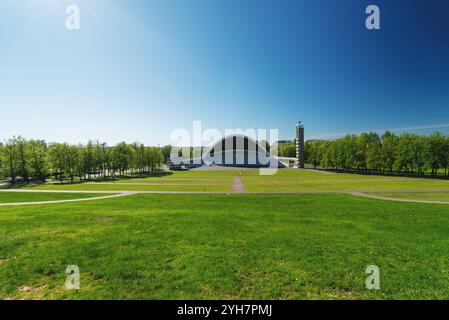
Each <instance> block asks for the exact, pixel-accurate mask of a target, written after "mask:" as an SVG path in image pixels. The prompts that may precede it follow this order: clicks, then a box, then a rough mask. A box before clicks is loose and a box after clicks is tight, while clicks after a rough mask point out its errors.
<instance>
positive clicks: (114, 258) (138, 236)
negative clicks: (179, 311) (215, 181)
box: [0, 194, 449, 299]
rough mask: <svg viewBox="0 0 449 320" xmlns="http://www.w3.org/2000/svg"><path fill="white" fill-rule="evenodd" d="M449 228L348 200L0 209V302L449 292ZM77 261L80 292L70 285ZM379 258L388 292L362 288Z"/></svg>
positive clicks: (135, 199) (194, 200) (425, 217)
mask: <svg viewBox="0 0 449 320" xmlns="http://www.w3.org/2000/svg"><path fill="white" fill-rule="evenodd" d="M448 235H449V209H448V208H445V209H443V208H442V206H438V205H425V204H404V203H394V202H393V203H392V202H386V201H377V200H371V199H365V198H358V197H352V196H350V195H333V194H327V195H244V194H243V195H196V196H194V197H193V196H190V195H134V196H128V197H124V198H117V199H109V200H100V201H95V202H85V203H71V204H57V205H43V206H30V207H11V208H0V241H1V246H0V298H11V299H17V298H25V299H32V298H51V299H59V298H61V299H62V298H64V299H66V298H69V299H81V298H87V299H99V298H105V299H160V298H163V299H179V298H186V299H194V298H198V299H203V298H207V299H209V298H210V299H217V298H225V299H237V298H245V299H246V298H247V299H253V298H267V299H268V298H269V299H303V298H307V299H316V298H326V299H328V298H331V299H334V298H337V299H340V298H341V299H359V298H375V299H377V298H395V299H399V298H418V299H427V298H447V297H448V296H449V276H448V272H449V255H448V254H447V247H448V246H449V236H448ZM69 264H75V265H78V266H79V267H80V270H81V290H79V291H67V290H66V289H65V286H64V284H65V276H66V275H65V268H66V266H67V265H69ZM370 264H375V265H377V266H379V268H380V270H381V290H379V291H370V290H367V289H365V288H364V283H365V278H366V274H365V273H364V272H365V268H366V266H367V265H370ZM22 286H28V287H30V288H32V289H31V290H29V292H20V290H19V289H18V288H20V287H22Z"/></svg>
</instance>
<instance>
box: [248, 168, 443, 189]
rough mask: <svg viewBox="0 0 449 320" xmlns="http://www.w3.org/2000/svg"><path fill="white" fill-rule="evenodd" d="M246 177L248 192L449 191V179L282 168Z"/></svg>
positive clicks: (253, 173)
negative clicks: (273, 172) (271, 172)
mask: <svg viewBox="0 0 449 320" xmlns="http://www.w3.org/2000/svg"><path fill="white" fill-rule="evenodd" d="M242 180H243V182H244V183H245V188H246V190H248V191H308V190H310V191H314V190H335V191H337V190H416V189H448V190H449V180H435V179H417V178H402V177H383V176H366V175H354V174H333V173H326V172H316V171H300V170H280V171H279V172H278V173H277V174H276V175H274V176H259V175H258V172H257V171H242Z"/></svg>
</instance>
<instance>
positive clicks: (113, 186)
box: [22, 171, 238, 192]
mask: <svg viewBox="0 0 449 320" xmlns="http://www.w3.org/2000/svg"><path fill="white" fill-rule="evenodd" d="M236 175H238V171H216V172H191V171H177V172H175V173H174V174H172V175H166V176H152V177H147V178H142V177H139V178H136V179H130V178H128V179H119V180H116V181H114V182H112V181H105V182H101V181H98V182H87V183H73V184H71V183H60V182H54V181H50V182H48V183H45V184H31V185H28V186H27V185H25V186H22V188H24V189H39V190H87V191H195V192H197V191H231V189H232V180H233V178H234V176H236Z"/></svg>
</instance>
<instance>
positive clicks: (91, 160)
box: [0, 136, 170, 184]
mask: <svg viewBox="0 0 449 320" xmlns="http://www.w3.org/2000/svg"><path fill="white" fill-rule="evenodd" d="M167 149H168V150H170V147H169V146H167V147H163V148H157V147H149V146H144V145H143V144H141V143H133V144H127V143H125V142H121V143H119V144H117V145H115V146H108V145H107V144H106V143H100V142H98V141H89V142H88V143H87V144H77V145H74V144H68V143H47V142H45V141H43V140H26V139H24V138H23V137H20V136H19V137H13V138H11V139H8V140H6V141H4V143H0V177H2V178H9V179H10V181H11V183H13V184H14V183H16V182H18V181H19V180H20V181H22V182H25V183H30V181H31V180H39V181H41V182H45V181H46V180H47V179H48V178H50V177H54V178H55V179H57V180H59V181H61V182H62V181H64V180H70V181H71V182H74V181H76V180H79V181H85V180H90V179H98V178H115V177H116V176H124V175H127V174H148V173H150V172H155V171H157V170H159V169H160V167H161V165H162V163H163V162H164V156H166V153H167ZM168 152H169V151H168Z"/></svg>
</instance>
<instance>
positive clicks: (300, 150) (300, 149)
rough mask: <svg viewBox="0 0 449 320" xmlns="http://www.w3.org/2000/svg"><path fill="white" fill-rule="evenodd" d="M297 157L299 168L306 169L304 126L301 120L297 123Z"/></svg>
mask: <svg viewBox="0 0 449 320" xmlns="http://www.w3.org/2000/svg"><path fill="white" fill-rule="evenodd" d="M296 159H298V169H304V126H303V125H302V124H301V122H298V124H297V125H296Z"/></svg>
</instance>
